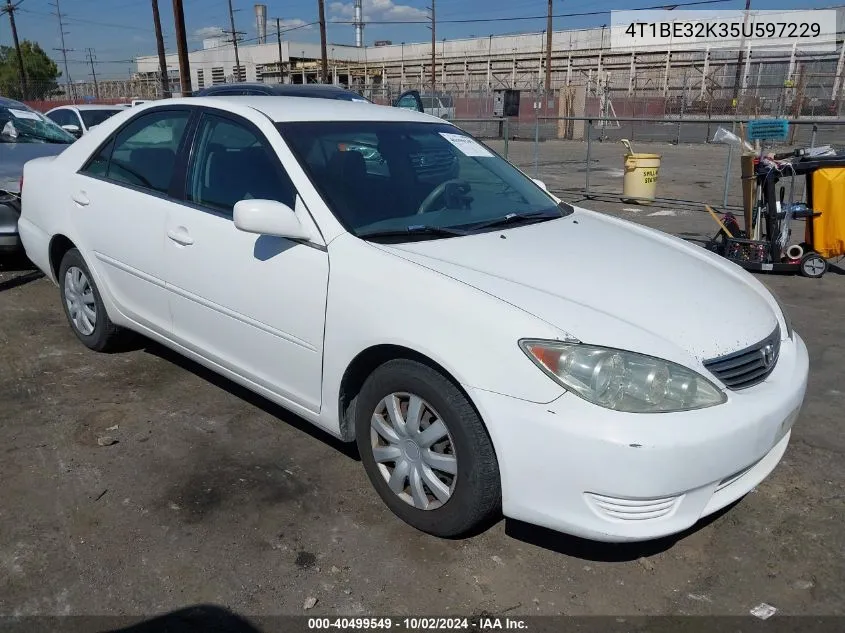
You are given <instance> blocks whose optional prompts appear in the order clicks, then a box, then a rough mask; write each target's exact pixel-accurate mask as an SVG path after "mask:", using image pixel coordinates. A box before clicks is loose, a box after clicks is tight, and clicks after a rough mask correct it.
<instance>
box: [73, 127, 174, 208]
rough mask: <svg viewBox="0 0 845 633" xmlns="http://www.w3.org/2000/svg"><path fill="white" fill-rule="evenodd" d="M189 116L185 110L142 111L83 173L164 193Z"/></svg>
mask: <svg viewBox="0 0 845 633" xmlns="http://www.w3.org/2000/svg"><path fill="white" fill-rule="evenodd" d="M189 118H190V112H188V111H186V110H159V111H155V112H149V113H146V114H142V115H141V116H139V117H137V118H136V119H134V120H133V121H132V122H130V123H129V124H128V125H127V126H126V127H124V128H123V129H122V130H121V131H120V132H118V134H117V135H116V136H115V137H114V138H113V139H112V140H111V141H110V142H109V143H108V144H106V145H105V146H104V147H103V149H101V150H100V151H99V152H98V153H97V154H96V155H95V156H94V157H93V158H92V160H91V161H90V162H89V164H88V165H87V166H86V167H85V168H84V169H83V173H87V174H90V175H94V176H100V177H105V178H108V179H109V180H114V181H116V182H119V183H126V184H129V185H134V186H136V187H143V188H144V189H150V190H152V191H158V192H160V193H167V190H168V189H169V188H170V181H171V179H172V177H173V170H174V168H175V166H176V152H177V151H178V150H179V144H180V143H181V142H182V136H183V135H184V133H185V127H186V125H187V123H188V119H189Z"/></svg>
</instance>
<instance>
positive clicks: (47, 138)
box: [0, 97, 76, 252]
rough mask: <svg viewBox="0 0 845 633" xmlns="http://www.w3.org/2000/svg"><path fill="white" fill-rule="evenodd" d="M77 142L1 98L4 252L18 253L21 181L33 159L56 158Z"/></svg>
mask: <svg viewBox="0 0 845 633" xmlns="http://www.w3.org/2000/svg"><path fill="white" fill-rule="evenodd" d="M74 141H76V137H74V136H73V135H71V134H69V133H68V132H65V131H64V130H63V129H62V128H60V127H59V126H58V125H56V124H55V123H53V122H52V121H51V120H50V119H48V118H47V117H45V116H44V115H43V114H41V113H40V112H36V111H35V110H33V109H32V108H30V107H29V106H27V105H24V104H23V103H20V102H19V101H13V100H12V99H5V98H3V97H0V252H5V251H13V250H17V249H18V248H19V247H20V238H19V237H18V218H20V215H21V199H20V193H21V178H22V177H23V166H24V164H25V163H26V162H27V161H29V160H32V159H33V158H39V157H41V156H55V155H56V154H60V153H61V152H62V151H63V150H64V149H65V148H66V147H68V146H69V145H71V144H72V143H73V142H74Z"/></svg>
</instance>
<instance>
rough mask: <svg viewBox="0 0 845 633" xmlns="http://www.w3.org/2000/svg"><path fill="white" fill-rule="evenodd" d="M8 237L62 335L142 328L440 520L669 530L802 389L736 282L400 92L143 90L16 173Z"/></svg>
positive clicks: (704, 501)
mask: <svg viewBox="0 0 845 633" xmlns="http://www.w3.org/2000/svg"><path fill="white" fill-rule="evenodd" d="M20 234H21V238H22V241H23V243H24V246H25V247H26V252H27V254H28V255H29V257H30V258H31V259H32V261H33V262H35V263H36V264H37V265H38V267H39V268H41V269H42V270H43V271H44V272H45V273H46V274H47V275H48V276H49V278H50V279H52V280H53V281H55V282H56V283H57V284H58V286H59V289H60V297H61V303H62V306H63V308H64V310H65V312H66V313H67V317H68V321H69V322H70V325H71V327H72V328H73V331H74V333H75V334H76V336H77V337H78V338H79V340H80V341H82V343H83V344H85V345H87V346H88V347H89V348H91V349H93V350H98V351H105V350H107V349H109V348H114V347H115V346H117V345H119V344H120V341H121V338H122V335H123V334H125V333H126V332H127V331H130V330H131V331H134V332H138V333H141V334H143V335H145V336H147V337H150V338H152V339H155V340H157V341H160V342H161V343H163V344H164V345H167V346H169V347H171V348H173V349H175V350H177V351H178V352H180V353H182V354H184V355H185V356H188V357H190V358H192V359H194V360H195V361H197V362H199V363H201V364H203V365H205V366H207V367H210V368H211V369H213V370H214V371H217V372H219V373H220V374H223V375H224V376H226V377H228V378H230V379H231V380H233V381H235V382H237V383H240V384H242V385H244V386H246V387H248V388H249V389H252V390H254V391H255V392H257V393H259V394H261V395H263V396H265V397H267V398H269V399H270V400H273V401H275V402H277V403H279V404H281V405H283V406H285V407H287V408H288V409H289V410H291V411H293V412H295V413H297V414H299V415H300V416H302V417H304V418H306V419H308V420H310V421H311V422H313V423H314V424H316V425H317V426H319V427H321V428H323V429H325V430H326V431H328V432H329V433H331V434H333V435H336V436H337V437H339V438H342V439H343V440H346V441H350V442H352V441H356V442H357V444H358V448H359V450H360V454H361V458H362V461H363V464H364V468H365V469H366V471H367V474H368V475H369V478H370V480H371V481H372V484H373V486H374V487H375V489H376V491H377V492H378V494H379V495H380V496H381V498H382V499H383V500H384V502H385V503H386V504H387V506H388V507H389V508H390V509H391V510H392V511H393V512H394V513H395V514H396V515H398V516H399V517H401V518H402V519H403V520H404V521H406V522H407V523H409V524H411V525H413V526H415V527H417V528H419V529H421V530H425V531H427V532H430V533H432V534H437V535H441V536H456V535H460V534H465V533H467V532H470V531H473V530H478V529H479V528H482V527H484V525H485V524H488V523H489V522H490V521H491V520H493V519H495V518H496V517H497V516H498V515H499V514H500V513H504V515H505V516H508V517H513V518H517V519H521V520H524V521H527V522H531V523H534V524H539V525H542V526H546V527H550V528H553V529H556V530H560V531H564V532H568V533H571V534H576V535H580V536H583V537H588V538H591V539H598V540H604V541H626V540H643V539H650V538H654V537H659V536H663V535H667V534H671V533H675V532H678V531H681V530H684V529H685V528H687V527H689V526H692V525H693V524H695V523H696V521H698V520H699V519H700V518H701V517H703V516H705V515H707V514H710V513H712V512H714V511H716V510H718V509H720V508H722V507H724V506H726V505H727V504H729V503H731V502H732V501H734V500H736V499H738V498H739V497H741V496H742V495H744V494H745V493H747V492H748V491H749V490H751V489H752V488H754V486H756V485H757V484H758V483H760V481H762V480H763V479H764V478H765V477H766V476H767V475H768V474H769V473H770V472H771V471H772V469H774V467H775V466H776V464H777V463H778V461H779V460H780V459H781V457H782V456H783V454H784V451H785V450H786V446H787V443H788V442H789V437H790V431H791V427H792V424H793V422H794V420H795V419H796V417H797V416H798V412H799V409H800V407H801V403H802V400H803V398H804V392H805V388H806V381H807V372H808V357H807V349H806V347H805V346H804V343H803V342H802V340H801V338H800V337H799V336H798V335H797V334H796V333H795V332H794V331H793V330H792V328H791V327H790V323H789V320H788V318H787V316H786V314H785V313H784V312H783V310H782V309H781V307H780V305H779V303H778V302H777V301H776V299H775V298H774V297H773V296H772V295H771V294H770V293H769V292H768V291H767V290H766V289H765V288H764V287H763V286H762V284H760V283H759V282H758V281H757V280H755V279H754V278H753V277H752V276H751V275H749V274H747V273H745V272H744V271H742V270H740V269H739V268H738V267H736V266H734V265H733V264H730V263H729V262H727V261H725V260H723V259H719V258H718V257H716V256H715V255H712V254H710V253H708V252H707V251H705V250H703V249H701V248H698V247H696V246H692V245H689V244H687V243H686V242H684V241H682V240H679V239H676V238H674V237H671V236H669V235H666V234H663V233H660V232H657V231H653V230H650V229H647V228H644V227H641V226H636V225H633V224H629V223H626V222H623V221H621V220H618V219H615V218H612V217H608V216H605V215H601V214H597V213H594V212H591V211H587V210H585V209H580V208H574V207H572V206H569V205H568V204H566V203H564V202H561V201H560V200H558V199H557V198H555V197H553V196H552V195H550V194H549V193H547V192H546V191H545V188H544V187H543V186H542V183H538V182H535V181H532V180H531V179H530V178H528V177H526V176H525V175H524V174H523V173H522V172H520V171H519V170H517V169H516V168H514V167H513V166H511V165H510V164H509V163H508V162H507V161H505V160H503V159H502V158H500V157H499V156H497V155H495V154H494V153H493V152H491V151H490V150H489V149H488V148H487V147H486V146H484V145H483V144H481V143H479V142H478V141H476V140H474V139H473V138H472V137H471V136H469V135H467V134H466V133H464V132H463V131H461V130H460V129H458V128H457V127H454V126H452V125H450V124H448V123H445V122H444V121H442V120H440V119H436V118H434V117H430V116H427V115H424V114H419V113H415V112H409V111H406V110H401V109H398V108H388V107H381V106H375V105H369V104H359V103H341V102H328V101H325V100H318V99H304V98H286V97H272V98H271V97H256V98H250V97H235V98H220V97H218V98H208V99H202V98H200V99H196V98H195V99H185V100H178V99H177V100H168V101H158V102H154V103H150V104H145V105H142V106H139V107H137V108H133V109H131V110H127V111H126V112H123V113H121V114H118V115H116V116H114V117H112V118H111V119H109V120H107V121H106V122H104V123H103V124H102V125H100V126H98V127H97V128H96V129H95V130H93V131H92V132H91V133H90V134H87V135H85V136H84V137H83V138H82V139H80V140H79V141H78V142H77V143H75V144H74V145H72V146H70V147H69V148H68V149H67V150H65V151H64V152H63V153H62V154H61V155H59V156H57V157H51V158H40V159H36V160H33V161H31V162H29V163H28V164H27V165H26V168H25V173H24V183H23V213H22V217H21V220H20ZM726 314H737V315H741V318H740V319H734V320H732V321H731V326H730V328H726V327H725V325H724V323H725V321H724V318H723V317H724V315H726Z"/></svg>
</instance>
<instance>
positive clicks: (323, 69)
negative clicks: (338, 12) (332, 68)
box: [317, 0, 329, 83]
mask: <svg viewBox="0 0 845 633" xmlns="http://www.w3.org/2000/svg"><path fill="white" fill-rule="evenodd" d="M317 7H318V8H319V10H320V75H322V80H321V81H322V82H323V83H328V79H329V59H328V56H327V55H326V3H325V1H324V0H317Z"/></svg>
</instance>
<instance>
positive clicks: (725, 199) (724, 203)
mask: <svg viewBox="0 0 845 633" xmlns="http://www.w3.org/2000/svg"><path fill="white" fill-rule="evenodd" d="M731 132H733V133H734V134H736V121H734V122H733V125H732V126H731ZM733 155H734V146H733V145H731V144H730V143H728V160H727V162H726V163H725V193H724V195H723V196H722V208H723V209H724V208H725V207H727V206H728V188H729V187H730V182H731V162H732V160H733Z"/></svg>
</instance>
